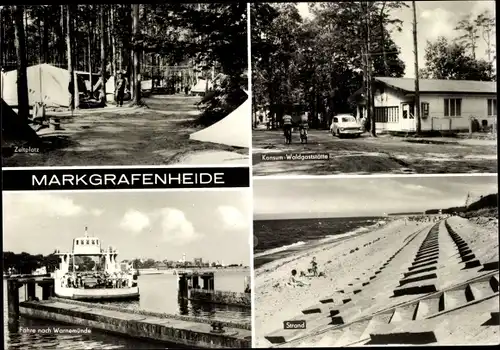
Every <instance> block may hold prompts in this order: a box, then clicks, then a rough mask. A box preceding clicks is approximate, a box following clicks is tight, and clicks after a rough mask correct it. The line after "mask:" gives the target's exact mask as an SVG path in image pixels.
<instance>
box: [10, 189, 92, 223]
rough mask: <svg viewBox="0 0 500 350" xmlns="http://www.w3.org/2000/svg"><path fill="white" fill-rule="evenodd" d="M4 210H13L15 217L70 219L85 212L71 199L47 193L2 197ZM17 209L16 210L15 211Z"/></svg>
mask: <svg viewBox="0 0 500 350" xmlns="http://www.w3.org/2000/svg"><path fill="white" fill-rule="evenodd" d="M4 198H5V199H6V203H5V206H4V208H9V210H14V211H15V212H14V213H13V214H14V216H15V217H21V216H25V217H31V216H36V215H42V216H49V217H61V216H64V217H70V216H77V215H83V214H85V212H86V210H85V208H84V207H82V206H81V205H78V204H76V203H75V202H74V200H73V199H71V198H68V197H64V196H61V195H56V194H49V193H19V194H15V195H12V196H10V195H9V196H4ZM16 208H17V209H16Z"/></svg>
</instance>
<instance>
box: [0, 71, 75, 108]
mask: <svg viewBox="0 0 500 350" xmlns="http://www.w3.org/2000/svg"><path fill="white" fill-rule="evenodd" d="M26 71H27V79H28V96H29V104H30V106H33V105H34V104H35V102H43V103H44V104H45V106H47V107H68V106H69V102H70V94H69V91H68V86H69V72H68V71H67V70H66V69H62V68H57V67H54V66H52V65H50V64H46V63H44V64H38V65H35V66H31V67H28V68H27V70H26ZM1 87H2V91H1V97H2V99H3V100H4V101H5V102H6V103H7V104H8V105H10V106H17V70H13V71H10V72H7V73H5V74H2V85H1Z"/></svg>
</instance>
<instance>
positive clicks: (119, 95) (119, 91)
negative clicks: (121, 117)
mask: <svg viewBox="0 0 500 350" xmlns="http://www.w3.org/2000/svg"><path fill="white" fill-rule="evenodd" d="M126 85H127V81H126V80H125V77H124V76H123V73H120V74H118V78H117V80H116V104H117V105H118V106H120V107H121V106H123V98H124V96H125V87H126Z"/></svg>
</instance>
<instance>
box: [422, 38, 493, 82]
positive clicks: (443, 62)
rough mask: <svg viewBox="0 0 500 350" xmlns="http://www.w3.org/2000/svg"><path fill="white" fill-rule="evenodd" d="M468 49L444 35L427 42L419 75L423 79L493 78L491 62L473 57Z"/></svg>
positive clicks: (481, 79)
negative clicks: (423, 64) (423, 66)
mask: <svg viewBox="0 0 500 350" xmlns="http://www.w3.org/2000/svg"><path fill="white" fill-rule="evenodd" d="M468 50H469V46H467V45H464V44H463V43H461V42H450V41H449V40H448V39H446V38H445V37H440V38H438V39H437V40H436V41H435V42H427V47H426V49H425V66H426V67H425V68H424V69H421V71H420V76H421V77H422V78H424V79H452V80H479V81H491V80H494V76H493V66H492V64H491V63H489V62H487V61H486V60H482V59H476V58H474V57H473V56H472V55H471V54H469V53H468V52H467V51H468Z"/></svg>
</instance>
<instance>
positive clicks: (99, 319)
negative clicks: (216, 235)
mask: <svg viewBox="0 0 500 350" xmlns="http://www.w3.org/2000/svg"><path fill="white" fill-rule="evenodd" d="M23 285H26V286H27V300H26V301H21V302H20V301H19V287H21V286H23ZM36 285H39V286H41V287H42V295H43V297H42V300H38V299H37V298H36V296H35V291H36ZM208 285H209V284H207V286H208ZM212 286H213V283H212ZM53 291H54V280H53V279H52V278H39V277H38V278H37V277H27V278H20V279H15V278H11V279H9V280H8V310H9V330H10V331H13V332H16V331H17V330H18V327H19V315H22V316H25V317H30V318H36V319H44V320H50V321H54V322H60V323H65V324H70V325H74V326H81V327H89V328H91V329H95V330H100V331H103V332H109V333H114V334H119V335H123V336H128V337H134V338H140V339H144V340H149V341H155V342H161V343H165V344H177V345H183V346H188V347H196V348H250V347H251V333H252V332H251V325H250V324H249V323H236V322H225V321H220V320H214V319H207V318H200V317H194V316H179V315H168V314H164V313H157V312H150V311H145V310H129V309H125V308H122V307H118V306H112V305H108V304H96V303H89V302H82V301H76V300H68V299H60V298H54V297H53ZM166 297H168V296H166Z"/></svg>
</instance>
